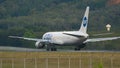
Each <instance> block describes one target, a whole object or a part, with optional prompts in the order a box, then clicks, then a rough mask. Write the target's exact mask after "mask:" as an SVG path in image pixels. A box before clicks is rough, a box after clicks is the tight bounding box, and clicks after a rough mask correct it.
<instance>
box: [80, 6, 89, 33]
mask: <svg viewBox="0 0 120 68" xmlns="http://www.w3.org/2000/svg"><path fill="white" fill-rule="evenodd" d="M88 15H89V6H87V8H86V11H85V14H84V17H83V20H82V24H81V27H80V29H79V31H80V32H83V33H87V25H88Z"/></svg>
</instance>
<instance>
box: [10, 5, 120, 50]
mask: <svg viewBox="0 0 120 68" xmlns="http://www.w3.org/2000/svg"><path fill="white" fill-rule="evenodd" d="M88 16H89V6H87V8H86V11H85V14H84V17H83V19H82V24H81V27H80V29H79V30H78V31H61V32H47V33H45V34H44V35H43V37H42V39H35V38H26V37H18V36H9V37H11V38H20V39H25V40H32V41H36V43H35V46H36V47H37V48H43V47H46V50H47V51H56V50H57V48H56V45H60V46H65V45H69V46H70V45H73V46H75V50H80V49H81V48H83V47H85V46H86V43H89V42H98V41H106V40H114V39H119V38H120V37H108V38H93V39H88V38H89V35H88V34H87V26H88Z"/></svg>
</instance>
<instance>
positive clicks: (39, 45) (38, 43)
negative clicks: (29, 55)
mask: <svg viewBox="0 0 120 68" xmlns="http://www.w3.org/2000/svg"><path fill="white" fill-rule="evenodd" d="M35 46H36V48H39V49H40V48H43V47H44V46H45V44H42V43H41V42H40V41H37V42H36V43H35Z"/></svg>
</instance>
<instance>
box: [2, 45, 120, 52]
mask: <svg viewBox="0 0 120 68" xmlns="http://www.w3.org/2000/svg"><path fill="white" fill-rule="evenodd" d="M0 51H15V52H48V51H46V49H34V48H21V47H4V46H0ZM49 52H51V51H49ZM57 52H120V51H109V50H80V51H74V50H70V49H58V50H57Z"/></svg>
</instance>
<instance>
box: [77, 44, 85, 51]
mask: <svg viewBox="0 0 120 68" xmlns="http://www.w3.org/2000/svg"><path fill="white" fill-rule="evenodd" d="M85 46H86V44H82V45H79V46H77V47H76V48H75V51H79V50H81V48H84V47H85Z"/></svg>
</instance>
